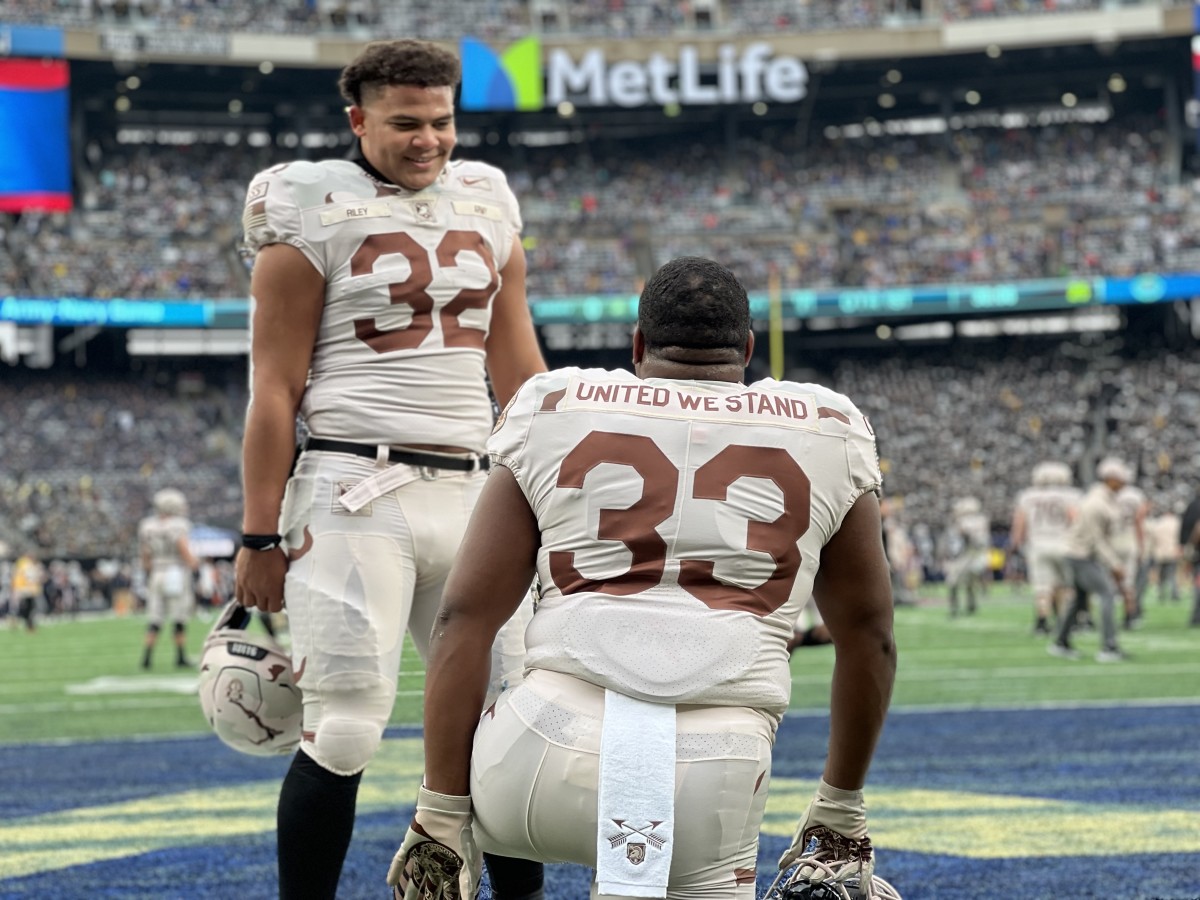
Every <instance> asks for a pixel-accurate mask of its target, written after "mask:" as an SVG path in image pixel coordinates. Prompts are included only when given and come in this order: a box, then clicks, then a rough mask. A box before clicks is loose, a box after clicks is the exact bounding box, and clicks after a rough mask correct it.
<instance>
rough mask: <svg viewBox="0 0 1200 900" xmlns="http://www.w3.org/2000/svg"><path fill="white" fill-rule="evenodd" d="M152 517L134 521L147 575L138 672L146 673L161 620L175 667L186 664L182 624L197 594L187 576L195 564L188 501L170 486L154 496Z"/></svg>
mask: <svg viewBox="0 0 1200 900" xmlns="http://www.w3.org/2000/svg"><path fill="white" fill-rule="evenodd" d="M153 502H154V515H152V516H147V517H146V518H144V519H142V521H141V522H139V523H138V549H139V555H140V557H141V561H142V570H143V571H144V572H145V574H146V638H145V642H144V644H143V647H142V668H143V669H149V668H150V663H151V661H152V657H153V655H154V645H155V644H156V643H157V642H158V633H159V631H161V630H162V625H163V620H164V619H166V618H170V620H171V627H172V629H173V631H174V640H175V665H176V666H178V667H179V668H186V667H188V666H189V665H190V664H189V663H188V660H187V655H186V654H185V652H184V645H185V643H186V641H187V620H188V619H189V618H190V617H191V615H192V608H193V606H194V604H195V602H196V596H195V594H194V593H193V591H192V573H193V572H195V571H196V569H197V568H198V567H199V565H200V561H199V560H198V559H196V557H195V555H194V554H193V553H192V550H191V547H190V546H189V544H188V534H189V533H190V532H191V530H192V523H191V522H190V521H189V520H188V518H187V513H188V508H187V498H186V497H184V496H183V494H182V493H181V492H180V491H177V490H175V489H174V488H163V489H162V490H161V491H158V492H156V493H155V494H154V501H153Z"/></svg>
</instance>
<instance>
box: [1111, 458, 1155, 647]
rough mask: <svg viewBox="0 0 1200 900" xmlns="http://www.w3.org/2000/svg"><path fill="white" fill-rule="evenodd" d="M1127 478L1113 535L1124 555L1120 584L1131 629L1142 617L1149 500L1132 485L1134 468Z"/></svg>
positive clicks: (1127, 471)
mask: <svg viewBox="0 0 1200 900" xmlns="http://www.w3.org/2000/svg"><path fill="white" fill-rule="evenodd" d="M1125 477H1126V478H1127V479H1128V483H1127V484H1126V485H1125V486H1124V487H1123V488H1121V490H1119V491H1118V492H1117V506H1118V507H1119V508H1120V510H1121V518H1120V519H1119V520H1118V523H1117V530H1116V532H1115V533H1114V534H1113V546H1114V547H1116V548H1117V552H1118V553H1120V554H1121V560H1122V563H1121V571H1122V572H1124V573H1125V578H1124V580H1123V581H1122V582H1121V583H1120V584H1119V585H1118V587H1119V588H1120V591H1121V598H1122V600H1123V601H1124V608H1125V620H1124V623H1123V624H1124V627H1125V628H1126V629H1131V628H1134V627H1136V625H1137V623H1138V620H1139V619H1140V618H1141V615H1142V610H1141V607H1140V606H1139V604H1138V595H1137V578H1138V572H1139V570H1140V569H1141V567H1142V558H1143V556H1144V554H1145V547H1146V516H1147V514H1148V513H1149V511H1150V501H1149V500H1148V499H1146V492H1145V491H1143V490H1142V489H1141V488H1140V487H1138V486H1137V485H1136V484H1134V483H1133V470H1132V469H1129V468H1128V467H1127V468H1126V472H1125Z"/></svg>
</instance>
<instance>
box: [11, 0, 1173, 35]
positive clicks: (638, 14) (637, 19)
mask: <svg viewBox="0 0 1200 900" xmlns="http://www.w3.org/2000/svg"><path fill="white" fill-rule="evenodd" d="M1114 5H1118V4H1114V3H1113V2H1111V0H942V2H940V3H938V4H936V6H934V5H930V6H929V12H926V13H923V12H922V9H923V6H925V5H924V4H922V3H921V2H920V0H808V2H797V0H674V2H669V3H661V2H654V0H534V2H531V0H487V2H477V3H471V4H451V3H440V2H436V0H392V2H388V0H281V2H268V0H0V21H7V22H13V23H33V24H40V25H60V26H65V27H71V28H82V29H88V28H134V29H138V28H143V29H160V28H165V29H175V30H190V31H194V32H211V33H221V34H225V33H228V32H231V31H244V32H256V33H269V34H318V35H322V34H328V35H341V34H345V35H350V36H354V37H360V36H361V37H365V38H386V37H409V36H413V35H419V36H420V37H423V38H425V39H428V40H447V41H454V40H457V39H458V38H459V37H460V36H461V35H463V34H472V35H475V36H478V37H481V38H488V39H495V40H512V39H514V38H518V37H523V36H525V35H528V34H529V33H531V32H541V33H545V34H551V35H567V36H580V37H587V36H596V35H603V36H605V37H608V38H614V37H615V38H619V37H629V36H638V37H647V36H667V35H687V34H691V33H696V32H714V31H715V32H720V33H723V34H770V33H774V32H776V31H779V30H845V29H855V28H879V27H888V26H897V25H904V24H909V23H914V22H920V21H921V20H922V17H923V16H928V17H933V18H935V19H937V18H940V19H941V20H944V21H959V20H964V19H978V18H996V17H1000V16H1014V15H1023V16H1025V15H1035V14H1037V15H1046V14H1053V13H1063V12H1074V11H1079V10H1095V9H1103V8H1108V7H1111V6H1114ZM1119 5H1121V6H1134V5H1146V6H1174V5H1183V3H1182V2H1180V0H1163V2H1161V3H1160V2H1154V0H1149V2H1145V3H1129V2H1125V3H1120V4H1119ZM935 10H936V11H935Z"/></svg>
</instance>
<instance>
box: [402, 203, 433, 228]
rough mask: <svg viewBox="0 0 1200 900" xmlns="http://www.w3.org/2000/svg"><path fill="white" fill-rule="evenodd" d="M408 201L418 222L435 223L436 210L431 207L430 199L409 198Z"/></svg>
mask: <svg viewBox="0 0 1200 900" xmlns="http://www.w3.org/2000/svg"><path fill="white" fill-rule="evenodd" d="M408 203H409V206H410V207H411V209H412V214H413V216H414V217H415V218H416V220H417V221H418V222H421V223H424V224H426V225H436V224H437V212H436V211H435V210H434V208H433V201H432V200H409V201H408Z"/></svg>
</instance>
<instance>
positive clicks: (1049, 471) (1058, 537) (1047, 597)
mask: <svg viewBox="0 0 1200 900" xmlns="http://www.w3.org/2000/svg"><path fill="white" fill-rule="evenodd" d="M1032 481H1033V484H1032V486H1031V487H1027V488H1025V489H1024V490H1022V491H1021V492H1020V493H1019V494H1017V500H1016V503H1015V504H1014V508H1013V520H1012V531H1011V532H1010V534H1009V546H1010V548H1011V549H1012V550H1020V551H1021V552H1022V553H1023V554H1024V555H1025V565H1026V569H1027V571H1028V573H1029V584H1030V586H1031V587H1032V588H1033V603H1034V613H1035V622H1034V626H1033V630H1034V633H1035V634H1045V635H1049V634H1050V618H1051V614H1053V616H1054V618H1055V619H1057V618H1058V616H1060V615H1061V613H1062V607H1063V606H1064V605H1065V604H1066V603H1067V602H1069V598H1068V594H1069V592H1070V588H1071V587H1072V586H1073V585H1074V583H1075V582H1074V579H1073V576H1072V574H1071V566H1070V564H1069V563H1068V562H1067V558H1066V555H1065V554H1066V546H1067V530H1068V529H1069V528H1070V527H1071V521H1072V520H1073V519H1074V517H1075V511H1076V509H1077V508H1078V507H1079V501H1080V498H1081V496H1082V494H1081V492H1080V490H1079V489H1078V488H1076V487H1074V486H1072V484H1071V467H1070V466H1068V465H1067V464H1066V463H1056V462H1042V463H1038V464H1037V465H1036V466H1034V467H1033V479H1032Z"/></svg>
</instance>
